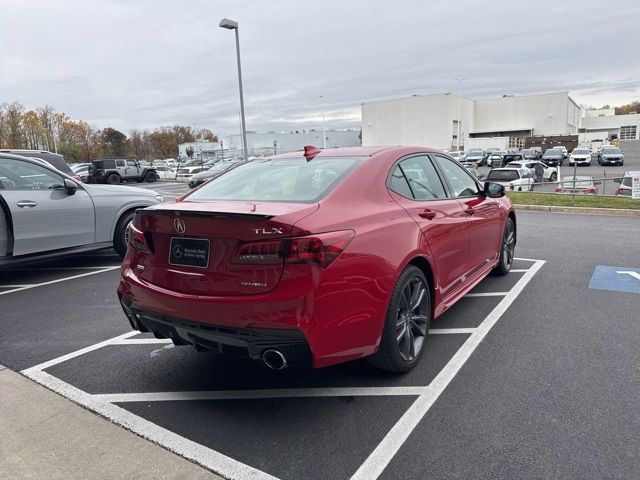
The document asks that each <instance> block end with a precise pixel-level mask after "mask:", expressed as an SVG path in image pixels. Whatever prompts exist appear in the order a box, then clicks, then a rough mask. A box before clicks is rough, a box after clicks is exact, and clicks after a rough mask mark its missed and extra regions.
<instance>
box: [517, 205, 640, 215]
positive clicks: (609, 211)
mask: <svg viewBox="0 0 640 480" xmlns="http://www.w3.org/2000/svg"><path fill="white" fill-rule="evenodd" d="M513 207H514V208H515V209H516V210H527V211H532V212H551V213H573V214H582V215H611V216H615V217H640V210H629V209H624V208H589V207H561V206H557V205H518V204H515V203H514V204H513Z"/></svg>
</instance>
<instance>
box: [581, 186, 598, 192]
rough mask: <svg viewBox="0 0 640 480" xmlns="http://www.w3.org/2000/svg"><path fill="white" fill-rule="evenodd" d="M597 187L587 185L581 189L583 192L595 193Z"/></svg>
mask: <svg viewBox="0 0 640 480" xmlns="http://www.w3.org/2000/svg"><path fill="white" fill-rule="evenodd" d="M597 191H598V189H597V188H596V187H589V188H585V189H584V190H583V192H584V193H596V192H597Z"/></svg>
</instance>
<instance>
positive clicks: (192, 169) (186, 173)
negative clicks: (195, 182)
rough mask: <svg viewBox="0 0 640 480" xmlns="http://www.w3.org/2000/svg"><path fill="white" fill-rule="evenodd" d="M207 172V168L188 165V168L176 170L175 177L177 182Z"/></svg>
mask: <svg viewBox="0 0 640 480" xmlns="http://www.w3.org/2000/svg"><path fill="white" fill-rule="evenodd" d="M206 170H209V167H208V166H202V165H190V166H188V167H180V168H178V174H177V175H176V179H177V180H189V179H190V178H191V177H192V176H194V175H195V174H196V173H200V172H204V171H206Z"/></svg>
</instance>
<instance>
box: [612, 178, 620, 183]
mask: <svg viewBox="0 0 640 480" xmlns="http://www.w3.org/2000/svg"><path fill="white" fill-rule="evenodd" d="M613 181H614V182H616V183H621V182H622V179H621V178H614V179H613Z"/></svg>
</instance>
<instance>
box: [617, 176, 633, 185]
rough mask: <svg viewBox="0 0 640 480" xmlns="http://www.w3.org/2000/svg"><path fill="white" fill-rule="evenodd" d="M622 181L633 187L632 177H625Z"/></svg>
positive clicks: (623, 183)
mask: <svg viewBox="0 0 640 480" xmlns="http://www.w3.org/2000/svg"><path fill="white" fill-rule="evenodd" d="M620 183H622V185H624V186H625V187H631V177H624V178H623V179H622V182H620Z"/></svg>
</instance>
